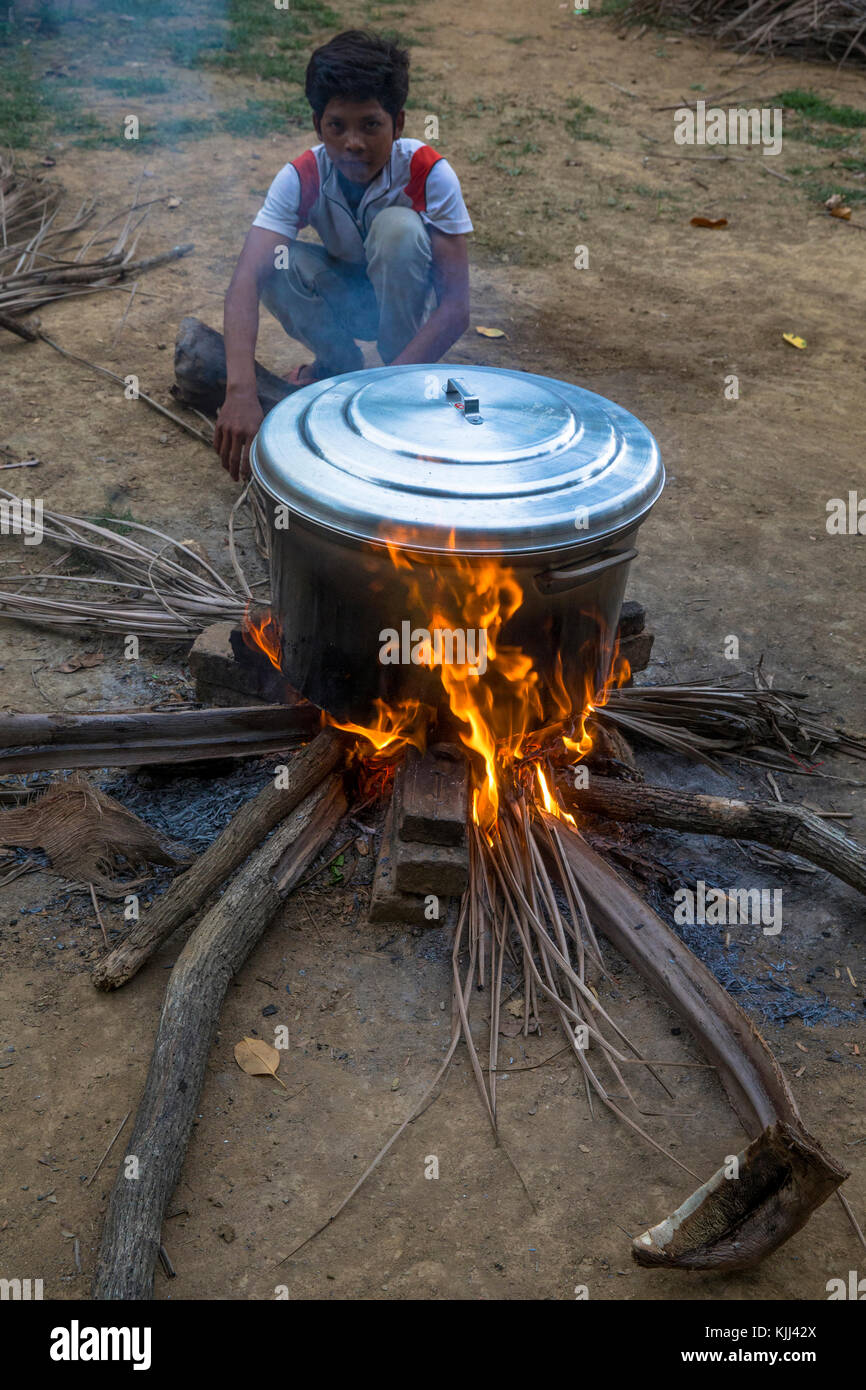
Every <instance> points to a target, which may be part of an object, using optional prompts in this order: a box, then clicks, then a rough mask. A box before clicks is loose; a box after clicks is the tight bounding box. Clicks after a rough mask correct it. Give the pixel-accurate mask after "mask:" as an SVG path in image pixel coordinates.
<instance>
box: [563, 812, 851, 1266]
mask: <svg viewBox="0 0 866 1390" xmlns="http://www.w3.org/2000/svg"><path fill="white" fill-rule="evenodd" d="M643 791H644V788H643V787H641V788H640V789H639V793H638V794H639V795H640V794H642V793H643ZM545 820H546V821H547V823H548V825H549V826H550V827H551V832H552V834H553V835H554V836H555V838H556V840H557V842H558V844H559V846H560V850H561V853H562V854H563V856H564V858H565V861H566V862H567V864H568V866H569V867H570V870H571V872H572V874H573V875H574V877H575V879H576V881H577V883H578V884H579V887H580V891H581V893H582V895H583V897H584V899H585V901H586V904H587V907H588V909H589V915H590V917H591V919H592V921H593V923H594V924H595V925H596V926H597V927H598V928H599V930H600V931H601V932H603V933H604V935H605V936H606V937H607V938H608V940H609V941H610V942H611V943H612V945H613V946H614V947H615V948H616V950H618V951H619V952H620V954H621V955H622V956H624V957H625V959H626V960H627V961H629V963H630V964H631V965H633V966H634V968H635V969H636V970H637V971H638V972H639V973H640V974H641V975H642V977H643V979H644V980H645V981H646V983H647V984H648V985H649V986H650V988H651V989H652V990H653V992H654V993H656V994H658V995H659V996H660V997H661V998H663V999H665V1000H666V1001H667V1002H668V1003H669V1004H670V1006H671V1007H672V1008H673V1009H674V1010H675V1012H676V1013H677V1014H678V1015H679V1016H680V1018H682V1019H683V1021H684V1022H685V1024H686V1025H687V1027H688V1028H689V1030H690V1032H691V1033H692V1034H693V1036H694V1038H695V1039H696V1041H697V1043H698V1045H699V1046H700V1048H701V1050H702V1052H703V1053H704V1055H705V1056H706V1057H707V1060H708V1061H710V1062H712V1063H713V1064H714V1065H715V1066H716V1068H717V1071H718V1074H719V1079H720V1080H721V1082H722V1084H723V1086H724V1087H725V1090H726V1091H727V1093H728V1096H729V1098H730V1101H731V1104H732V1106H733V1108H734V1110H735V1111H736V1113H737V1115H738V1116H739V1119H740V1121H741V1123H742V1125H743V1128H744V1129H745V1131H746V1133H747V1134H748V1135H749V1136H750V1137H751V1138H752V1143H751V1144H750V1145H749V1146H748V1148H746V1149H745V1150H743V1152H741V1153H740V1154H738V1155H737V1162H738V1180H737V1181H727V1180H726V1179H727V1178H729V1177H730V1176H731V1175H730V1173H728V1172H726V1170H725V1168H724V1167H721V1168H720V1169H719V1171H718V1172H716V1173H715V1174H713V1176H712V1177H711V1178H710V1179H709V1180H708V1182H706V1183H705V1184H704V1185H703V1186H702V1187H700V1188H698V1190H697V1192H695V1193H693V1194H692V1196H690V1197H689V1198H687V1200H686V1201H685V1202H683V1203H682V1205H681V1206H680V1207H679V1208H678V1209H677V1210H676V1211H675V1212H674V1213H673V1214H672V1215H671V1216H670V1217H668V1218H667V1219H666V1220H665V1221H662V1222H659V1223H658V1225H656V1226H654V1227H652V1228H651V1229H650V1230H649V1231H645V1232H644V1233H643V1235H641V1236H639V1237H638V1238H637V1239H636V1240H635V1241H634V1243H633V1245H632V1255H633V1258H634V1259H635V1261H636V1263H637V1264H640V1265H645V1266H654V1265H655V1266H665V1267H667V1268H678V1269H722V1268H724V1269H726V1270H735V1269H748V1268H750V1267H751V1266H752V1265H754V1264H757V1263H758V1261H760V1260H762V1259H764V1257H765V1256H766V1255H768V1254H770V1253H771V1251H773V1250H776V1249H777V1248H778V1247H779V1246H780V1245H781V1244H783V1242H784V1241H786V1240H787V1239H788V1238H789V1237H790V1236H792V1235H793V1234H794V1233H795V1232H796V1231H798V1230H800V1228H801V1227H802V1226H804V1225H805V1223H806V1222H807V1221H808V1219H809V1217H810V1216H811V1214H812V1212H813V1211H814V1210H815V1209H816V1208H817V1207H819V1206H820V1205H821V1203H822V1202H824V1201H826V1199H827V1198H828V1197H829V1196H830V1195H831V1194H832V1193H833V1192H834V1191H835V1190H836V1188H838V1186H839V1184H840V1183H842V1182H844V1180H845V1178H847V1177H848V1173H847V1171H846V1170H845V1169H844V1168H843V1167H842V1166H841V1164H839V1163H837V1161H836V1160H835V1159H834V1158H833V1157H831V1155H830V1154H828V1153H827V1152H826V1151H825V1150H824V1149H823V1148H822V1147H821V1145H820V1143H819V1142H818V1140H817V1139H815V1138H814V1136H813V1135H811V1134H809V1132H808V1131H807V1130H806V1128H805V1126H804V1125H803V1122H802V1120H801V1119H800V1115H799V1112H798V1110H797V1105H796V1102H795V1100H794V1097H793V1095H792V1093H791V1090H790V1088H789V1086H788V1083H787V1081H786V1080H785V1078H784V1076H783V1074H782V1071H781V1069H780V1067H779V1065H778V1063H777V1062H776V1059H775V1057H774V1056H773V1054H772V1052H771V1051H770V1049H769V1047H768V1046H767V1044H766V1043H765V1041H764V1039H763V1038H762V1037H761V1035H760V1033H759V1032H758V1030H757V1028H756V1027H755V1026H754V1024H753V1023H752V1022H751V1021H750V1020H749V1019H748V1018H747V1017H746V1015H745V1014H744V1013H743V1011H742V1009H740V1008H739V1006H738V1005H737V1004H736V1003H735V1002H734V1000H733V999H732V998H731V996H730V995H729V994H728V993H727V991H726V990H725V989H723V987H722V986H721V985H720V984H719V982H718V980H717V979H716V977H715V976H714V975H713V974H712V972H711V971H710V970H708V969H707V967H706V966H705V965H704V964H703V963H702V962H701V961H699V960H698V958H697V956H695V955H693V954H692V952H691V951H690V950H689V949H688V947H687V946H686V945H685V943H684V942H682V941H681V940H680V938H679V937H678V936H677V934H676V932H674V931H672V930H671V928H670V927H668V926H667V924H666V923H665V922H663V921H662V920H661V918H660V917H658V916H657V915H656V914H655V913H654V912H653V911H652V909H651V908H650V907H649V906H648V905H647V904H646V903H645V902H644V901H643V899H642V898H640V897H639V896H638V894H637V893H635V891H634V889H632V888H631V887H630V886H629V885H628V884H627V883H626V882H625V880H624V879H623V878H621V877H620V876H619V874H618V873H617V872H616V871H615V870H614V869H612V868H611V867H610V865H609V864H607V863H605V861H604V860H603V859H602V858H601V857H600V855H598V854H597V853H596V852H595V850H593V849H592V848H591V847H590V846H589V845H588V844H587V843H586V841H585V840H584V839H583V837H582V836H581V835H580V834H578V833H577V832H575V831H573V830H571V829H569V828H568V827H567V826H564V825H563V824H562V822H561V821H558V820H555V819H554V818H553V817H552V816H547V815H545ZM729 1152H730V1150H729Z"/></svg>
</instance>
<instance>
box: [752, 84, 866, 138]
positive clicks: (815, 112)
mask: <svg viewBox="0 0 866 1390" xmlns="http://www.w3.org/2000/svg"><path fill="white" fill-rule="evenodd" d="M773 101H774V102H777V103H778V104H779V106H784V107H787V109H788V110H789V111H799V113H800V115H801V116H807V117H809V118H810V119H811V120H813V121H823V122H824V124H825V125H839V126H846V127H847V128H848V129H850V130H856V129H858V128H866V111H859V110H858V109H857V107H856V106H836V105H834V103H833V102H832V101H825V100H824V98H823V97H819V96H818V94H817V92H806V91H804V90H803V89H802V88H801V87H793V88H791V90H790V91H787V92H779V94H778V96H775V97H773Z"/></svg>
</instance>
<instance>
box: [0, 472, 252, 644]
mask: <svg viewBox="0 0 866 1390" xmlns="http://www.w3.org/2000/svg"><path fill="white" fill-rule="evenodd" d="M0 498H5V499H7V501H8V502H10V503H12V504H13V505H14V504H15V503H16V502H18V501H20V499H18V498H16V497H15V494H14V493H11V492H7V491H6V490H5V489H3V488H0ZM120 524H122V526H123V529H124V530H125V531H129V532H135V533H137V534H138V535H140V536H142V537H146V536H154V537H155V538H156V539H157V541H159V542H161V545H160V546H159V548H158V549H152V548H151V547H150V546H149V545H146V544H144V542H143V540H137V539H135V538H134V537H133V535H132V534H129V535H123V534H120V533H119V532H118V531H116V530H113V529H111V528H110V527H109V526H107V525H103V524H100V522H99V521H98V520H96V519H92V518H87V517H75V516H66V515H64V514H63V513H61V512H50V511H47V510H46V511H45V512H44V513H43V521H42V526H43V531H44V535H45V536H46V537H47V538H48V539H49V540H52V541H56V542H57V543H58V544H60V545H62V546H64V547H66V548H67V549H71V550H73V551H75V552H77V553H78V554H79V555H81V556H82V557H84V558H85V559H87V560H88V561H90V562H91V563H94V564H98V565H102V566H105V567H106V568H108V569H109V570H112V571H113V572H114V573H115V574H116V575H117V576H118V578H116V579H99V578H94V577H89V576H83V575H65V574H54V575H52V574H48V573H45V574H36V575H15V576H14V577H13V576H7V577H6V579H5V584H6V586H7V588H6V589H5V590H4V591H0V616H3V617H8V618H18V619H20V620H21V621H23V622H30V623H34V624H37V625H38V626H41V627H51V628H69V627H77V628H82V629H90V630H92V631H95V632H109V633H119V634H121V635H126V634H127V633H135V634H136V635H138V636H144V637H153V638H158V639H163V640H177V639H179V638H184V637H194V636H195V635H196V633H198V632H200V631H201V629H202V628H204V627H207V626H208V625H209V624H210V623H214V622H220V621H221V620H224V619H230V620H231V621H233V622H237V621H240V620H241V619H242V618H243V614H244V611H245V609H246V606H247V599H246V598H245V596H244V595H243V594H241V593H237V592H236V591H235V590H234V589H232V588H231V586H230V585H229V584H227V583H226V581H225V580H224V579H223V578H222V577H221V576H220V575H219V574H218V573H217V571H216V570H215V569H214V568H213V567H212V566H211V565H209V564H208V563H207V561H206V560H203V559H202V558H201V557H200V556H199V555H197V554H196V553H195V552H194V551H192V550H190V549H189V547H188V546H185V545H184V544H183V543H182V542H181V541H176V540H173V539H172V538H171V537H170V536H167V535H165V533H164V532H162V531H159V530H157V529H156V528H155V527H152V526H145V525H142V524H141V523H140V522H136V521H124V522H122V523H120ZM172 551H173V552H175V553H176V554H177V555H178V556H179V558H178V559H174V558H172V556H171V554H170V553H168V554H167V553H166V552H172ZM35 580H39V581H40V582H42V583H50V584H51V585H52V587H53V586H56V585H60V586H62V588H61V593H62V594H63V596H62V597H55V596H54V595H55V594H56V592H57V590H56V589H55V588H53V593H52V595H51V596H46V595H42V594H33V593H19V592H17V591H16V590H13V589H10V588H9V587H8V586H9V585H12V584H16V585H17V584H20V583H25V582H27V583H32V582H33V581H35ZM82 586H90V587H93V588H94V589H95V590H96V591H97V592H99V591H105V590H107V591H108V595H107V596H106V597H105V598H93V599H91V598H89V597H86V598H85V597H82V596H81V592H80V589H81V587H82ZM64 591H65V592H64Z"/></svg>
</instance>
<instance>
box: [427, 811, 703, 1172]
mask: <svg viewBox="0 0 866 1390" xmlns="http://www.w3.org/2000/svg"><path fill="white" fill-rule="evenodd" d="M471 829H472V840H471V846H470V847H471V873H470V883H469V887H468V889H467V891H466V894H465V896H464V901H463V907H462V910H461V914H460V919H459V922H458V929H457V935H456V938H455V945H454V956H453V972H454V989H453V997H454V1002H455V1006H456V1017H455V1020H454V1026H455V1031H456V1032H458V1033H459V1035H460V1036H462V1038H463V1040H464V1042H465V1044H466V1048H467V1051H468V1053H469V1060H470V1064H471V1066H472V1070H473V1073H474V1075H475V1079H476V1082H477V1084H478V1087H479V1091H480V1093H481V1096H482V1099H483V1102H484V1106H485V1109H486V1112H487V1116H488V1119H489V1120H490V1123H491V1125H492V1127H493V1129H494V1132H496V1131H497V1121H496V1108H497V1107H496V1077H497V1074H498V1073H499V1072H500V1071H506V1070H511V1069H512V1068H510V1067H502V1068H501V1067H500V1066H499V1036H500V1031H501V1028H502V1023H503V1018H504V1016H503V1012H502V1002H503V995H502V989H503V979H504V972H505V965H506V962H509V963H510V970H511V971H512V973H513V972H514V971H516V972H518V973H522V977H523V978H522V988H523V1021H522V1026H523V1032H524V1035H528V1034H529V1033H530V1032H531V1031H535V1030H536V1029H538V1030H539V1031H540V1027H539V1013H540V1008H539V1005H540V1002H541V1003H546V1004H547V1005H548V1006H550V1007H552V1009H553V1011H554V1013H555V1015H556V1018H557V1020H558V1022H559V1025H560V1028H561V1031H562V1036H563V1037H564V1039H565V1042H566V1049H565V1050H570V1051H571V1052H572V1054H573V1056H574V1059H575V1061H576V1062H577V1064H578V1066H579V1067H580V1069H581V1072H582V1074H583V1079H584V1085H585V1087H586V1094H587V1099H588V1102H589V1108H590V1113H592V1109H593V1106H592V1098H593V1096H596V1097H598V1098H599V1099H600V1100H601V1102H602V1103H603V1104H604V1105H605V1106H607V1108H608V1109H609V1110H611V1111H612V1112H613V1113H614V1114H615V1115H616V1116H617V1118H618V1119H619V1120H621V1121H622V1122H623V1123H624V1124H626V1125H627V1126H628V1128H630V1129H632V1130H633V1131H634V1132H635V1133H636V1134H638V1135H640V1137H641V1138H642V1139H644V1140H645V1141H646V1142H647V1143H649V1144H650V1145H651V1146H652V1147H653V1148H655V1149H657V1150H658V1151H659V1152H660V1153H663V1154H664V1155H665V1156H666V1157H667V1158H672V1155H671V1154H670V1153H668V1151H667V1150H666V1149H663V1148H662V1146H661V1145H660V1144H659V1143H657V1141H656V1140H655V1139H653V1138H652V1136H651V1135H650V1134H649V1133H648V1132H647V1130H646V1129H645V1128H644V1127H643V1125H642V1124H641V1123H640V1122H639V1119H638V1118H636V1117H638V1116H644V1115H646V1114H653V1115H658V1114H665V1113H666V1114H673V1113H676V1112H673V1111H660V1110H659V1109H658V1108H653V1109H652V1110H650V1111H646V1110H642V1109H641V1106H640V1105H639V1103H638V1100H637V1098H636V1096H635V1094H634V1092H633V1091H632V1089H631V1086H630V1084H629V1082H628V1081H627V1080H626V1077H625V1075H624V1072H623V1068H624V1067H626V1066H627V1065H629V1064H634V1063H638V1064H639V1065H640V1066H642V1067H644V1068H646V1069H647V1070H648V1071H650V1072H651V1074H652V1075H653V1076H654V1077H655V1079H656V1080H657V1081H658V1082H659V1084H660V1085H661V1086H662V1088H663V1089H664V1090H665V1091H666V1093H667V1095H668V1096H671V1095H672V1093H671V1092H670V1091H669V1090H668V1088H667V1087H666V1086H665V1085H664V1082H663V1081H661V1078H660V1077H659V1076H658V1074H657V1073H656V1071H655V1070H654V1067H655V1066H656V1065H663V1064H659V1063H656V1064H654V1063H652V1062H648V1061H646V1060H645V1059H644V1058H643V1057H641V1056H640V1054H639V1053H638V1050H637V1048H636V1047H635V1046H634V1045H633V1044H632V1043H631V1042H630V1041H629V1040H628V1038H627V1037H626V1035H625V1034H624V1033H623V1031H622V1029H621V1028H620V1027H619V1025H618V1024H617V1023H616V1022H615V1021H614V1020H613V1019H612V1018H611V1016H610V1014H609V1013H608V1012H607V1010H606V1009H605V1007H604V1005H603V1004H602V1003H601V1000H600V999H599V996H598V993H597V990H596V988H595V986H594V985H593V984H592V983H591V981H590V978H589V976H588V974H587V968H588V966H589V965H592V967H593V971H594V973H595V974H596V975H599V974H600V975H604V974H605V973H606V972H605V969H604V964H603V962H602V959H601V953H600V950H599V946H598V941H597V939H596V935H595V932H594V930H593V927H592V923H591V922H590V920H589V917H588V915H587V911H586V907H585V904H584V902H583V899H582V896H581V892H580V887H579V884H578V883H577V882H576V881H575V879H574V876H573V875H572V874H571V873H570V871H569V867H568V864H567V861H566V860H565V858H564V856H563V855H562V853H561V851H560V848H559V846H558V844H557V840H556V832H555V831H551V829H550V828H549V826H548V825H547V823H546V822H545V820H544V819H543V818H542V817H540V816H537V815H535V813H534V812H533V811H531V810H530V808H529V805H528V804H527V801H526V799H525V798H524V797H523V796H522V795H520V796H518V797H517V799H516V800H514V801H512V802H510V803H509V808H508V809H506V811H505V812H504V813H503V814H502V815H501V816H500V818H499V820H498V822H497V824H496V826H495V828H494V831H493V833H492V835H490V836H488V835H486V834H485V833H484V832H483V831H482V830H481V829H480V828H479V827H478V826H477V825H474V824H473V826H472V827H471ZM548 857H549V858H550V859H551V860H552V862H553V863H554V864H555V865H556V877H557V879H558V881H559V883H560V884H561V887H562V898H563V899H564V901H561V900H560V898H559V897H558V896H557V892H556V890H555V887H554V881H553V879H552V878H551V876H550V874H549V873H548V870H547V867H546V859H547V858H548ZM464 933H465V935H466V940H465V941H464V939H463V937H464ZM461 952H462V953H463V954H464V957H466V959H465V960H464V974H463V978H462V979H461V975H460V964H459V962H460V956H461ZM476 977H477V982H478V985H479V986H487V987H488V988H489V996H488V1003H489V1018H490V1023H489V1039H488V1047H487V1065H486V1066H484V1065H482V1062H481V1059H480V1057H479V1054H478V1048H477V1045H476V1042H475V1039H474V1037H473V1030H472V1024H471V1018H470V1014H471V1000H472V998H473V996H475V995H476V994H477V991H475V990H472V989H471V985H472V983H473V981H474V980H475V979H476ZM611 1034H612V1035H614V1037H615V1038H616V1042H614V1041H612V1039H611V1036H610V1035H611ZM623 1049H624V1050H623ZM605 1072H608V1073H609V1074H610V1076H612V1078H613V1080H614V1082H615V1084H616V1088H617V1089H616V1090H615V1091H612V1090H611V1089H610V1082H609V1081H608V1080H606V1079H605V1075H604V1073H605ZM673 1161H674V1162H675V1163H678V1166H679V1167H684V1165H683V1164H679V1161H678V1160H677V1159H674V1160H673ZM686 1171H688V1172H690V1170H689V1169H686ZM693 1176H694V1175H693Z"/></svg>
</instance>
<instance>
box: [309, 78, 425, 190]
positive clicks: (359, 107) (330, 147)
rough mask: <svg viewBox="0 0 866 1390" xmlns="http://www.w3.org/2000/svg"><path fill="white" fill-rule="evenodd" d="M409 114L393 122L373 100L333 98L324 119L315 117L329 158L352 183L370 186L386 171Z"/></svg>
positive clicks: (319, 134)
mask: <svg viewBox="0 0 866 1390" xmlns="http://www.w3.org/2000/svg"><path fill="white" fill-rule="evenodd" d="M405 114H406V113H405V112H404V111H401V112H399V114H398V116H397V119H396V121H392V120H391V117H390V116H389V115H388V112H387V111H386V110H385V108H384V106H382V105H381V103H380V102H378V101H376V100H375V99H373V100H371V101H348V100H344V99H343V98H342V97H333V98H332V99H331V100H330V101H329V102H328V104H327V106H326V107H325V109H324V111H323V112H322V115H321V117H319V116H316V115H315V114H314V115H313V123H314V125H315V127H316V134H317V135H318V136H319V138H320V139H321V141H322V143H323V144H324V146H325V149H326V151H327V153H328V157H329V158H330V159H331V160H333V162H334V164H336V166H337V168H338V169H339V171H340V173H341V174H342V175H343V177H344V178H346V179H348V180H349V181H350V183H362V184H363V183H370V182H371V180H372V179H374V178H375V177H376V175H377V174H378V173H379V172H380V171H381V170H382V169H384V167H385V165H386V164H387V163H388V159H389V157H390V154H391V146H392V145H393V143H394V141H395V140H396V139H398V138H399V136H400V135H401V134H402V133H403V122H404V120H405Z"/></svg>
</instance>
